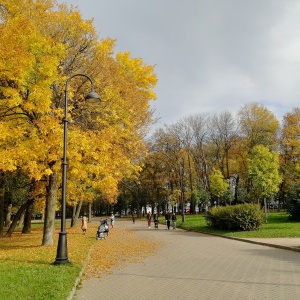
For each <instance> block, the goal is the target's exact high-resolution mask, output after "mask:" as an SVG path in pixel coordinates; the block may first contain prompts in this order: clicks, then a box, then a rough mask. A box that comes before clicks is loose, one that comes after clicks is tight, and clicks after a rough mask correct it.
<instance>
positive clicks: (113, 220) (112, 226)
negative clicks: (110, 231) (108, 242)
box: [110, 214, 115, 228]
mask: <svg viewBox="0 0 300 300" xmlns="http://www.w3.org/2000/svg"><path fill="white" fill-rule="evenodd" d="M110 224H111V228H114V226H115V216H114V214H111V217H110Z"/></svg>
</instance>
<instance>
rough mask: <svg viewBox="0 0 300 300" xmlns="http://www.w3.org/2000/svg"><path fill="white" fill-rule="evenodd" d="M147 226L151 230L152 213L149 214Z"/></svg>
mask: <svg viewBox="0 0 300 300" xmlns="http://www.w3.org/2000/svg"><path fill="white" fill-rule="evenodd" d="M147 224H148V227H149V228H151V213H150V211H148V213H147Z"/></svg>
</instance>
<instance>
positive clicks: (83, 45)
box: [0, 0, 300, 299]
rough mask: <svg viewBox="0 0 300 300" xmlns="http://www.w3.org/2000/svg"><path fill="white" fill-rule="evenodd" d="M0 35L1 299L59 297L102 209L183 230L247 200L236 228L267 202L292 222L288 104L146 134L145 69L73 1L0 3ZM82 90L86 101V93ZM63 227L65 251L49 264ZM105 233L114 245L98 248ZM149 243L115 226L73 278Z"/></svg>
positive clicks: (148, 74)
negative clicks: (279, 111)
mask: <svg viewBox="0 0 300 300" xmlns="http://www.w3.org/2000/svg"><path fill="white" fill-rule="evenodd" d="M0 37H1V43H0V158H1V159H0V268H1V272H2V274H3V276H2V275H0V277H3V278H1V279H0V286H1V288H0V289H1V291H0V298H1V299H4V298H5V299H65V298H66V297H67V295H68V293H69V291H70V289H71V288H72V286H73V285H74V280H75V278H76V277H77V276H78V274H79V272H80V270H81V269H82V267H83V265H84V262H85V260H86V258H87V253H89V251H90V249H91V248H92V247H95V249H97V247H100V244H99V243H98V244H97V243H95V242H96V241H95V233H96V230H97V226H98V224H97V223H93V222H91V220H92V219H94V218H103V217H109V216H110V214H111V213H114V214H115V215H116V216H118V217H121V218H131V216H132V213H134V214H136V217H137V219H143V218H145V213H146V210H148V209H150V210H151V212H152V213H154V212H157V213H159V214H161V215H160V217H161V218H163V216H164V213H165V211H166V210H170V211H172V212H174V213H176V214H177V215H178V219H180V220H179V225H181V226H182V227H184V223H186V224H187V225H186V226H189V225H191V222H195V217H201V218H202V221H203V220H204V216H205V215H206V214H207V216H206V217H205V220H206V222H207V224H205V225H204V223H203V224H202V223H201V224H202V225H201V226H203V228H204V227H205V228H206V227H207V225H214V224H215V223H214V222H215V219H214V218H215V216H216V215H217V213H216V215H213V212H214V210H216V209H218V208H226V209H227V208H229V207H242V206H243V205H251V207H253V211H254V213H253V214H257V215H256V216H257V219H258V221H257V222H258V223H257V224H256V226H255V228H249V227H247V225H245V226H246V227H243V228H246V229H245V230H246V231H247V230H252V229H253V230H257V229H258V228H259V227H260V225H261V224H263V223H267V222H268V213H270V212H273V213H276V212H280V213H284V214H285V215H286V217H287V219H288V220H289V221H293V222H297V221H300V198H299V193H300V189H299V184H300V166H299V159H298V158H299V155H300V140H299V134H300V109H299V108H291V111H290V112H289V113H287V114H286V115H285V116H284V117H283V119H282V120H278V119H277V118H276V117H275V115H274V114H273V113H272V111H270V110H269V109H267V108H266V107H264V106H263V105H261V104H259V103H256V102H253V103H249V104H247V105H244V106H242V107H241V108H240V110H239V111H238V113H237V114H236V115H234V114H233V113H232V112H230V111H224V112H222V113H218V114H214V115H207V114H200V115H189V116H186V117H185V118H183V119H181V120H178V122H176V123H174V124H166V125H165V126H164V127H163V128H159V129H156V130H155V132H153V133H152V134H151V136H150V132H151V130H150V129H151V125H153V124H155V121H156V120H155V117H154V111H153V110H152V109H151V101H155V100H156V95H155V92H154V88H155V85H156V83H157V77H156V74H155V70H154V69H155V68H154V66H151V65H147V64H146V63H145V62H144V61H143V60H142V59H141V58H134V57H131V54H130V52H124V53H121V52H117V53H115V50H114V49H115V45H116V41H115V40H113V39H110V38H105V39H103V38H101V37H99V36H98V35H97V33H96V30H95V28H94V26H93V22H92V20H84V19H83V18H82V16H81V13H80V11H79V10H78V9H77V8H74V7H68V6H67V5H66V4H57V3H56V1H54V0H2V1H1V4H0ZM90 92H92V93H93V95H97V96H99V97H98V98H99V99H98V100H99V101H97V102H95V101H93V102H91V101H88V99H86V98H89V97H86V95H87V94H89V93H90ZM158 101H159V99H158ZM66 104H67V105H66ZM199 105H200V104H199ZM66 143H67V147H66ZM62 158H64V159H62ZM62 170H63V171H64V172H62ZM250 210H251V208H249V207H247V210H246V211H247V213H248V212H249V211H250ZM241 211H243V208H241ZM244 211H245V210H244ZM222 213H224V212H222ZM84 214H86V215H87V217H88V219H89V221H90V223H89V228H90V230H89V231H88V233H87V236H84V235H82V233H81V228H80V226H81V219H80V218H81V217H82V216H83V215H84ZM190 216H191V217H192V218H193V219H189V217H190ZM185 218H186V219H185ZM255 218H256V217H255ZM66 220H67V221H66ZM97 220H98V219H97ZM197 220H198V219H197ZM63 222H67V223H66V224H65V223H64V224H63V228H61V226H62V225H61V223H63ZM189 222H190V223H189ZM197 222H198V221H197ZM195 224H196V223H195ZM195 224H194V223H193V226H194V225H195ZM197 224H199V223H197ZM197 224H196V225H195V226H196V227H197V226H198V225H197ZM223 225H224V224H223ZM223 225H222V226H221V227H222V228H221V229H224V226H223ZM196 227H193V230H197V228H196ZM216 227H218V226H216ZM225 227H226V226H225ZM205 228H204V229H203V230H205ZM198 229H199V228H198ZM219 229H220V228H216V230H219ZM229 229H232V228H229ZM65 230H67V232H68V252H69V256H70V257H71V259H70V263H69V261H68V259H67V258H66V260H67V261H65V262H66V264H64V263H63V264H62V265H59V266H57V265H55V264H53V263H54V262H55V253H56V251H58V252H59V251H60V250H57V249H56V247H57V244H58V243H60V241H58V239H60V238H61V235H63V233H64V231H65ZM242 230H243V229H242ZM59 232H60V233H59ZM124 235H125V236H127V238H126V240H122V242H120V237H121V236H124ZM116 241H118V242H119V243H125V244H122V245H121V247H120V249H127V250H126V251H123V252H122V253H121V252H120V251H121V250H119V252H114V251H110V249H112V248H113V244H114V243H115V242H116ZM62 243H63V245H62V247H65V246H66V245H65V244H64V243H66V241H62ZM157 246H158V245H156V243H155V242H154V241H153V244H152V246H151V247H150V249H151V250H150V249H149V247H148V246H146V244H145V241H143V240H140V239H139V240H137V238H136V236H135V235H134V234H133V233H132V232H130V231H126V230H125V229H121V228H119V229H117V230H116V231H115V232H114V235H112V237H111V238H110V239H107V241H106V246H105V247H107V251H106V255H105V256H102V257H101V260H99V257H95V256H93V253H95V252H92V257H93V259H92V260H91V263H90V265H88V266H87V267H86V269H85V275H86V276H101V274H100V273H101V272H107V271H109V270H110V268H111V267H112V266H114V265H117V264H118V263H119V262H118V260H119V257H120V255H121V256H122V257H124V259H125V260H135V259H138V258H139V257H142V256H143V255H145V254H147V253H149V252H151V251H155V250H154V249H155V247H157ZM58 247H59V246H58ZM146 249H147V250H146ZM63 250H64V249H62V252H63ZM59 255H61V254H60V253H58V254H57V256H59ZM62 255H63V254H62ZM58 264H60V263H58ZM99 272H100V273H99ZM41 274H43V275H42V276H41ZM41 277H42V278H41ZM62 278H64V280H62ZM62 281H63V282H62ZM29 282H30V284H31V287H30V290H31V291H35V293H36V295H37V296H36V297H33V296H32V292H28V291H27V290H26V286H28V284H29ZM24 285H25V286H24ZM3 286H5V287H6V288H3ZM16 286H18V288H16ZM19 286H20V287H19ZM40 287H42V288H40ZM14 289H15V290H16V291H17V293H18V294H19V295H22V298H17V296H16V294H14V292H12V290H14ZM45 291H47V293H46V294H45ZM11 293H12V294H11ZM8 294H11V295H12V297H11V298H10V297H8V296H7V295H8ZM61 295H64V297H65V298H60V297H62V296H61Z"/></svg>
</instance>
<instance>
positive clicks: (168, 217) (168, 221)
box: [165, 211, 171, 230]
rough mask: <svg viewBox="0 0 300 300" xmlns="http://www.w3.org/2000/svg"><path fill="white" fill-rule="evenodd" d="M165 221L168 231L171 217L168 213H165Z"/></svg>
mask: <svg viewBox="0 0 300 300" xmlns="http://www.w3.org/2000/svg"><path fill="white" fill-rule="evenodd" d="M165 219H166V224H167V228H166V230H169V229H170V222H171V215H170V212H169V211H167V212H166V215H165Z"/></svg>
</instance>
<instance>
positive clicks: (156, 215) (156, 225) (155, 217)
mask: <svg viewBox="0 0 300 300" xmlns="http://www.w3.org/2000/svg"><path fill="white" fill-rule="evenodd" d="M153 221H154V227H155V229H158V214H157V213H155V214H154V215H153Z"/></svg>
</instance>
